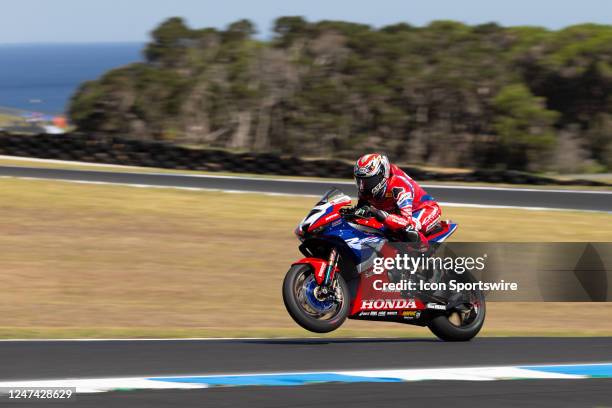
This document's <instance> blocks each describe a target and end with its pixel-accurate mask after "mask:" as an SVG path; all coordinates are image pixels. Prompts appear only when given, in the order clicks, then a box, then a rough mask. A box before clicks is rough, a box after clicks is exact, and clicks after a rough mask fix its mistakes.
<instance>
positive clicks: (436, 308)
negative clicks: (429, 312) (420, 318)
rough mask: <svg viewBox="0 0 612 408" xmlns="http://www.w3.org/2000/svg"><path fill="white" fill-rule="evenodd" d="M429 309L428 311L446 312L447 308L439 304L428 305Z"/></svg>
mask: <svg viewBox="0 0 612 408" xmlns="http://www.w3.org/2000/svg"><path fill="white" fill-rule="evenodd" d="M427 308H428V309H435V310H446V306H445V305H440V304H438V303H428V304H427Z"/></svg>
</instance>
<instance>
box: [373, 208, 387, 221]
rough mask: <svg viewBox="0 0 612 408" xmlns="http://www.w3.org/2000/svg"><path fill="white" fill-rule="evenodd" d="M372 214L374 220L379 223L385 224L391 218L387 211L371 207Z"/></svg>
mask: <svg viewBox="0 0 612 408" xmlns="http://www.w3.org/2000/svg"><path fill="white" fill-rule="evenodd" d="M370 213H371V214H372V215H373V216H374V218H376V221H378V222H385V220H386V219H387V217H388V216H389V213H387V212H386V211H383V210H379V209H378V208H375V207H370Z"/></svg>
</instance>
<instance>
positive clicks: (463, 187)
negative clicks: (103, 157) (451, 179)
mask: <svg viewBox="0 0 612 408" xmlns="http://www.w3.org/2000/svg"><path fill="white" fill-rule="evenodd" d="M0 159H10V160H21V161H36V162H41V163H56V164H72V165H74V164H77V165H83V166H92V167H110V168H112V167H116V168H127V169H140V168H141V167H137V166H124V165H118V164H102V163H87V162H78V161H66V160H53V159H31V158H23V157H19V156H2V155H0ZM24 167H25V166H24ZM25 168H28V169H37V170H70V171H75V172H86V171H98V170H81V169H52V168H51V169H46V168H40V167H25ZM127 174H133V175H137V176H168V177H194V178H213V179H232V180H245V181H274V182H283V183H329V184H339V185H353V184H354V182H353V181H349V180H346V181H344V180H326V179H320V180H309V179H300V178H278V177H249V176H229V175H212V174H189V173H159V172H144V173H139V172H129V173H127ZM421 185H422V186H423V187H426V188H429V187H431V188H438V189H449V190H494V191H526V192H543V193H547V192H549V193H581V194H612V191H599V190H566V189H543V188H530V187H494V186H491V187H489V186H470V185H447V184H428V183H424V184H421Z"/></svg>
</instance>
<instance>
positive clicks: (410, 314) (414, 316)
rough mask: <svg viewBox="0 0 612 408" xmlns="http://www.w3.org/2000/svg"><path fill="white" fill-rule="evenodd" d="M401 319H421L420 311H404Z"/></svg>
mask: <svg viewBox="0 0 612 408" xmlns="http://www.w3.org/2000/svg"><path fill="white" fill-rule="evenodd" d="M402 317H404V318H410V319H418V318H419V317H421V311H420V310H404V311H403V312H402Z"/></svg>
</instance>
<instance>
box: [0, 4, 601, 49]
mask: <svg viewBox="0 0 612 408" xmlns="http://www.w3.org/2000/svg"><path fill="white" fill-rule="evenodd" d="M283 15H302V16H304V17H306V18H307V19H308V20H312V21H316V20H321V19H332V20H347V21H354V22H360V23H366V24H370V25H373V26H376V27H379V26H382V25H387V24H392V23H396V22H399V21H404V22H408V23H411V24H414V25H424V24H427V23H428V22H430V21H432V20H439V19H452V20H458V21H463V22H466V23H470V24H475V23H484V22H490V21H496V22H498V23H501V24H503V25H539V26H544V27H548V28H552V29H557V28H561V27H565V26H568V25H571V24H577V23H583V22H595V23H603V24H611V23H612V1H609V0H575V1H572V0H556V1H555V0H511V1H506V0H419V1H416V0H327V1H324V0H250V1H249V0H215V1H210V0H9V1H4V2H3V4H2V12H1V13H0V43H23V42H27V43H31V42H115V41H146V40H147V38H148V32H149V31H150V30H151V29H152V28H154V27H155V26H156V25H157V24H158V23H159V22H160V21H162V20H164V19H165V18H167V17H170V16H182V17H184V18H185V19H186V20H187V22H188V23H189V24H190V25H191V26H192V27H198V28H199V27H224V26H225V25H227V24H228V23H230V22H232V21H235V20H238V19H240V18H248V19H250V20H252V21H253V22H255V23H256V25H257V27H258V29H259V32H260V34H259V35H260V36H261V37H266V36H269V33H270V26H271V24H272V21H273V20H274V18H276V17H278V16H283Z"/></svg>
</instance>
